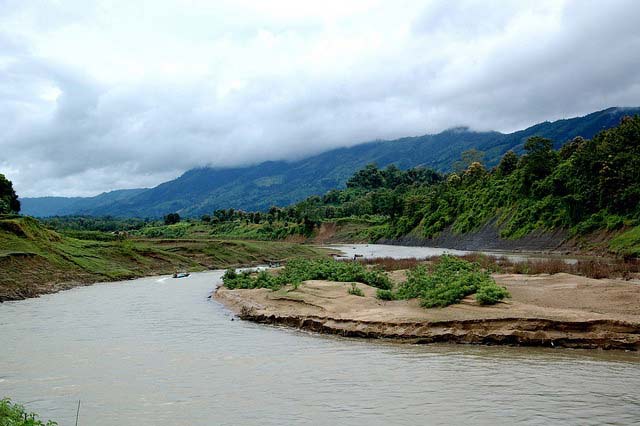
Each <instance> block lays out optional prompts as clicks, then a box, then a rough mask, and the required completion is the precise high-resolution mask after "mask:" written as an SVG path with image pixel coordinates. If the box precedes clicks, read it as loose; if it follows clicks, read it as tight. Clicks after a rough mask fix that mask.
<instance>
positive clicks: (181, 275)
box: [173, 272, 191, 278]
mask: <svg viewBox="0 0 640 426" xmlns="http://www.w3.org/2000/svg"><path fill="white" fill-rule="evenodd" d="M189 275H191V274H190V273H188V272H176V273H174V274H173V278H186V277H188V276H189Z"/></svg>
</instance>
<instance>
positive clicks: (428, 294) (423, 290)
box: [377, 255, 509, 308]
mask: <svg viewBox="0 0 640 426" xmlns="http://www.w3.org/2000/svg"><path fill="white" fill-rule="evenodd" d="M471 294H475V295H476V300H477V301H478V303H480V304H481V305H493V304H496V303H497V302H499V301H500V300H502V299H504V298H505V297H509V292H507V290H506V289H505V288H503V287H500V286H498V285H497V284H496V282H495V280H494V279H493V278H492V277H491V275H490V273H489V272H488V271H487V270H485V269H482V268H481V267H480V264H478V263H475V262H469V261H466V260H463V259H459V258H456V257H454V256H449V255H444V256H442V257H441V258H440V259H438V261H436V262H434V263H432V264H431V265H429V266H423V265H418V266H416V267H414V268H412V269H409V270H408V271H407V280H406V281H405V282H403V283H402V284H400V285H399V286H398V288H397V289H396V290H395V291H390V290H383V291H378V293H377V296H378V298H379V299H383V300H396V299H420V300H421V305H422V306H424V307H425V308H436V307H438V308H443V307H445V306H449V305H453V304H455V303H459V302H460V301H461V300H462V299H464V298H465V297H466V296H469V295H471Z"/></svg>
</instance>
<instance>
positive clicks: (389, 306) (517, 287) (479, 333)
mask: <svg viewBox="0 0 640 426" xmlns="http://www.w3.org/2000/svg"><path fill="white" fill-rule="evenodd" d="M396 274H397V273H396ZM495 278H496V281H497V282H498V283H499V284H501V285H504V286H506V287H507V289H508V290H509V292H510V293H511V295H512V298H511V299H509V300H507V301H506V302H504V303H499V304H497V305H494V306H480V305H478V304H477V303H476V302H475V300H474V298H473V296H471V297H468V298H467V299H465V300H463V302H462V303H460V304H457V305H452V306H449V307H446V308H443V309H424V308H422V307H420V306H419V302H418V301H417V300H410V301H382V300H378V299H376V298H375V290H376V289H374V288H372V287H369V286H367V285H364V284H358V287H360V288H361V289H362V290H363V291H364V293H365V297H359V296H353V295H350V294H348V292H347V290H348V288H349V287H350V284H348V283H335V282H327V281H307V282H305V283H304V284H303V285H302V286H300V288H299V289H298V290H295V291H291V289H283V290H279V291H276V292H273V291H270V290H266V289H255V290H228V289H226V288H224V287H221V288H219V289H218V290H217V291H216V294H215V297H216V299H218V300H219V301H221V302H222V303H224V304H225V305H227V306H228V307H229V308H230V309H232V310H233V311H234V312H236V313H237V314H239V315H240V316H241V317H242V318H243V319H247V320H252V321H256V322H262V323H271V324H282V325H288V326H293V327H297V328H303V329H308V330H313V331H318V332H323V333H329V334H339V335H344V336H355V337H373V338H393V339H399V340H402V341H407V342H412V343H429V342H437V341H446V342H460V343H483V344H517V345H533V346H567V347H581V348H605V349H630V350H638V349H640V283H637V282H626V281H618V280H594V279H589V278H585V277H579V276H575V275H569V274H556V275H551V276H549V275H536V276H531V275H528V276H527V275H496V276H495Z"/></svg>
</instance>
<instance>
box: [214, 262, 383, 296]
mask: <svg viewBox="0 0 640 426" xmlns="http://www.w3.org/2000/svg"><path fill="white" fill-rule="evenodd" d="M308 280H327V281H337V282H360V283H364V284H368V285H370V286H372V287H377V288H380V289H391V287H392V285H391V281H390V280H389V277H387V275H386V274H385V273H384V272H383V271H381V270H379V269H372V268H367V267H366V266H364V265H362V264H361V263H358V262H341V261H337V260H333V259H303V258H297V259H292V260H290V261H289V262H287V264H286V265H285V267H284V268H283V269H282V270H280V271H278V273H277V274H270V273H268V272H266V271H261V272H258V273H254V272H252V271H244V272H236V271H235V270H234V269H229V270H227V272H226V273H225V274H224V276H223V277H222V281H223V283H224V285H225V287H227V288H229V289H251V288H270V289H272V290H278V289H280V288H282V287H284V286H286V285H291V286H293V287H294V288H297V287H298V286H299V285H300V284H301V283H302V282H303V281H308Z"/></svg>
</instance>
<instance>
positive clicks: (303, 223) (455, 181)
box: [204, 116, 640, 240]
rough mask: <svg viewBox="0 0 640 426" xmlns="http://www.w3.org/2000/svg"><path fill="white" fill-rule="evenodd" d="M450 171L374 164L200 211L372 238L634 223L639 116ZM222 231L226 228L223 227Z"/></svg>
mask: <svg viewBox="0 0 640 426" xmlns="http://www.w3.org/2000/svg"><path fill="white" fill-rule="evenodd" d="M455 169H457V170H458V171H457V172H452V173H449V174H440V173H437V172H435V171H432V170H429V169H424V168H412V169H408V170H401V169H399V168H397V167H395V166H394V165H391V166H388V167H386V168H385V169H379V168H378V167H376V166H375V165H373V164H371V165H368V166H366V167H365V168H364V169H361V170H360V171H358V172H357V173H356V174H354V175H353V176H352V177H351V178H350V179H349V180H348V181H347V188H345V189H342V190H332V191H329V192H327V193H326V194H325V195H324V196H312V197H309V198H307V199H306V200H304V201H302V202H300V203H297V204H294V205H292V206H289V207H285V208H278V207H273V208H271V209H270V210H269V212H267V213H261V212H250V213H247V212H242V211H235V210H233V209H229V210H217V211H215V212H214V213H213V216H211V217H209V216H206V217H205V218H204V219H205V220H207V221H210V222H211V223H212V224H214V225H217V226H219V227H221V226H222V225H223V224H225V223H226V224H227V225H226V226H227V227H229V226H231V225H230V224H233V223H235V224H236V226H237V225H238V224H243V223H244V224H245V225H249V224H257V223H264V222H266V223H267V224H268V227H267V228H266V229H265V228H264V227H263V228H261V230H262V231H264V233H265V235H267V234H268V233H270V232H271V233H273V232H275V234H273V236H274V237H282V236H283V235H286V234H291V233H303V234H306V235H310V234H311V233H312V232H313V230H314V229H315V228H316V227H317V226H318V225H319V224H320V223H322V222H324V221H335V220H336V219H344V218H353V219H357V218H360V219H363V220H368V221H369V222H370V223H371V224H372V226H371V227H370V229H369V232H370V233H371V234H370V239H371V240H376V239H378V238H381V237H389V238H393V237H399V236H402V235H406V234H409V233H416V234H418V235H420V236H422V237H425V238H429V237H433V236H436V235H437V234H438V233H440V232H442V231H443V230H445V229H448V228H450V229H451V230H452V231H453V232H456V233H465V232H469V231H472V230H474V229H477V228H478V227H479V226H481V225H483V224H485V223H486V222H487V221H489V220H494V219H495V220H497V222H498V224H499V226H500V230H501V231H500V232H501V234H502V236H503V237H504V238H519V237H522V236H524V235H526V234H528V233H530V232H531V231H533V230H534V229H559V228H560V229H566V230H569V232H570V234H571V235H584V234H586V233H589V232H592V231H595V230H599V229H606V230H609V231H612V230H618V229H620V228H622V227H632V226H636V225H637V224H638V223H639V221H640V208H639V203H640V117H638V116H635V117H626V118H624V119H623V120H622V121H621V123H620V125H619V126H617V127H615V128H612V129H609V130H605V131H602V132H600V133H598V134H597V135H596V136H595V137H594V138H593V139H590V140H588V139H583V138H581V137H576V138H574V139H573V140H571V141H570V142H568V143H567V144H565V145H564V146H562V147H561V148H560V149H558V150H555V149H554V148H553V141H551V140H549V139H545V138H541V137H532V138H530V139H528V140H527V142H526V143H525V145H524V153H523V154H522V155H520V156H518V155H517V154H515V153H514V152H512V151H509V152H507V153H506V154H505V155H504V156H503V157H502V159H501V160H500V162H499V163H498V165H496V166H495V167H493V168H491V169H488V168H487V167H485V166H484V165H483V163H482V153H481V152H479V151H475V150H471V151H467V152H465V153H464V154H463V155H462V158H461V159H460V160H459V161H458V162H457V164H456V167H455ZM220 229H223V228H222V227H221V228H220Z"/></svg>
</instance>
